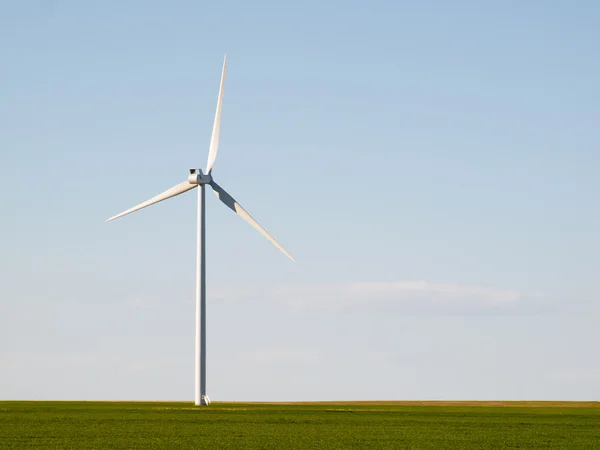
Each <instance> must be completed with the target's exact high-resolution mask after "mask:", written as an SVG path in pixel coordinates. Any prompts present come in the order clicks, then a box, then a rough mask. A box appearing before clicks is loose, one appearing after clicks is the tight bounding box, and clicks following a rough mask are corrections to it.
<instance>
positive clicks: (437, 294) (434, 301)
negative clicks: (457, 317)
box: [213, 281, 549, 315]
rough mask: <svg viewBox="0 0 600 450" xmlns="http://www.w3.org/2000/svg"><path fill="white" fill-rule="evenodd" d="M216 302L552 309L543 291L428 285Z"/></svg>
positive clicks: (222, 294)
mask: <svg viewBox="0 0 600 450" xmlns="http://www.w3.org/2000/svg"><path fill="white" fill-rule="evenodd" d="M213 295H214V298H216V299H217V300H227V301H230V300H235V301H238V300H240V301H264V300H266V301H270V302H275V303H279V304H283V305H286V306H288V307H289V308H291V309H293V310H296V311H305V310H315V309H317V310H327V311H340V310H348V309H361V308H368V309H371V310H373V309H380V310H384V311H388V312H391V311H398V312H402V313H404V314H406V313H408V314H410V313H414V314H430V315H431V314H433V315H436V314H439V315H448V314H459V313H460V314H469V313H486V312H496V313H498V312H499V313H511V314H515V313H517V314H518V313H525V312H527V313H530V312H539V311H542V310H544V309H545V308H547V307H548V306H549V303H548V302H547V299H546V298H545V296H544V295H543V294H541V293H531V294H529V293H523V292H520V291H516V290H508V289H496V288H488V287H478V286H465V285H458V284H442V283H430V282H427V281H394V282H354V283H321V284H303V285H291V284H287V285H275V286H246V287H241V288H223V289H217V290H216V292H214V293H213Z"/></svg>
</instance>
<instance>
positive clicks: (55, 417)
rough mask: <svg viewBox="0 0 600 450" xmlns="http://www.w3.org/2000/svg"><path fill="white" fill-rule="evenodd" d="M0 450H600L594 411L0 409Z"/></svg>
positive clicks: (479, 407) (356, 405) (477, 406)
mask: <svg viewBox="0 0 600 450" xmlns="http://www.w3.org/2000/svg"><path fill="white" fill-rule="evenodd" d="M0 448H19V449H21V448H23V449H25V448H27V449H30V448H47V449H58V448H60V449H69V448H72V449H104V448H113V449H114V448H127V449H152V448H194V449H197V448H261V449H267V448H273V449H295V448H323V449H335V448H361V449H363V448H415V449H426V448H477V449H485V448H565V449H583V448H585V449H600V403H595V402H589V403H559V402H553V403H545V402H481V403H477V402H465V403H460V402H443V403H442V402H439V403H436V402H340V403H300V404H259V403H253V404H248V403H218V404H213V405H211V406H210V407H202V408H197V407H194V406H193V405H192V404H190V403H167V402H0Z"/></svg>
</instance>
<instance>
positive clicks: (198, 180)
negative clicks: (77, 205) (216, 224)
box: [106, 55, 295, 405]
mask: <svg viewBox="0 0 600 450" xmlns="http://www.w3.org/2000/svg"><path fill="white" fill-rule="evenodd" d="M226 65H227V55H225V58H224V60H223V71H222V73H221V84H220V87H219V97H218V99H217V111H216V113H215V121H214V124H213V129H212V136H211V138H210V147H209V150H208V161H207V163H206V173H204V172H202V169H190V171H189V176H188V179H187V181H183V182H181V183H179V184H178V185H176V186H174V187H172V188H171V189H168V190H166V191H165V192H163V193H162V194H158V195H157V196H156V197H153V198H151V199H150V200H146V201H145V202H143V203H140V204H139V205H136V206H134V207H133V208H130V209H128V210H127V211H123V212H122V213H120V214H117V215H116V216H113V217H111V218H110V219H108V220H107V221H106V222H110V221H111V220H114V219H118V218H119V217H122V216H124V215H126V214H130V213H132V212H135V211H138V210H140V209H142V208H145V207H147V206H150V205H153V204H155V203H158V202H162V201H163V200H167V199H169V198H171V197H175V196H176V195H179V194H183V193H184V192H187V191H191V190H192V189H194V188H198V235H197V239H198V248H197V255H196V263H197V274H196V349H195V350H196V351H195V356H196V364H195V383H194V387H195V396H194V400H195V403H196V405H207V404H208V403H209V399H208V396H207V395H206V251H205V248H206V247H205V236H206V234H205V233H206V226H205V223H206V222H205V196H204V192H205V186H206V185H207V184H208V185H210V187H211V188H212V189H213V190H214V191H215V194H217V197H218V198H219V200H221V201H222V202H223V203H224V204H225V205H226V206H227V207H228V208H229V209H231V210H232V211H233V212H235V213H236V214H237V215H238V216H240V217H241V218H242V219H244V220H245V221H246V222H248V223H249V224H250V225H252V226H253V227H254V228H255V229H256V230H258V232H259V233H260V234H262V235H263V236H264V237H266V238H267V239H268V240H269V241H271V243H273V245H275V247H277V248H278V249H279V250H281V251H282V252H283V253H285V255H286V256H287V257H288V258H290V259H291V260H292V261H294V262H295V259H294V258H293V257H292V255H290V254H289V253H288V252H287V251H286V250H285V249H284V248H283V247H282V246H281V245H280V244H279V243H278V242H277V241H276V240H275V238H273V236H271V235H270V234H269V233H267V231H266V230H265V229H264V228H263V227H261V226H260V225H259V224H258V222H257V221H256V220H254V218H253V217H252V216H251V215H250V214H249V213H248V211H246V210H245V209H244V208H242V206H241V205H240V204H239V203H238V202H236V201H235V199H234V198H233V197H232V196H231V195H229V194H228V193H227V192H226V191H225V189H223V188H222V187H221V186H219V185H218V184H217V183H215V181H214V180H213V177H212V170H213V166H214V164H215V159H216V157H217V150H218V147H219V130H220V127H221V109H222V106H223V83H224V82H225V68H226Z"/></svg>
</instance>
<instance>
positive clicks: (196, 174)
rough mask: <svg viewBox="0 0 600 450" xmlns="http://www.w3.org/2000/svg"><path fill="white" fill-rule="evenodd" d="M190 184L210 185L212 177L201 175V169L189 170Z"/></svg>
mask: <svg viewBox="0 0 600 450" xmlns="http://www.w3.org/2000/svg"><path fill="white" fill-rule="evenodd" d="M188 182H189V183H190V184H210V183H211V182H212V175H211V174H210V173H209V174H206V175H205V174H204V173H202V169H190V175H189V177H188Z"/></svg>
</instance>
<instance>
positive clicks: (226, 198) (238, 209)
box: [210, 181, 296, 262]
mask: <svg viewBox="0 0 600 450" xmlns="http://www.w3.org/2000/svg"><path fill="white" fill-rule="evenodd" d="M210 185H211V186H212V188H213V189H214V191H215V194H217V197H219V200H221V201H222V202H223V203H225V205H226V206H227V207H228V208H229V209H231V210H232V211H234V212H235V213H236V214H237V215H238V216H240V217H241V218H242V219H244V220H245V221H246V222H248V223H249V224H250V225H252V226H253V227H254V228H256V229H257V230H258V232H259V233H260V234H262V235H263V236H264V237H266V238H267V239H268V240H269V241H271V243H272V244H273V245H274V246H275V247H277V248H278V249H279V250H281V251H282V252H283V253H285V255H286V256H287V257H288V258H290V259H291V260H292V261H294V262H296V260H295V259H294V257H293V256H292V255H290V254H289V253H288V252H287V251H286V249H285V248H283V247H282V246H281V244H279V242H277V241H276V240H275V238H274V237H273V236H271V235H270V234H269V233H267V230H265V229H264V228H263V227H261V226H260V225H259V224H258V222H257V221H256V220H254V218H253V217H252V216H251V215H250V214H249V213H248V211H246V210H245V209H244V208H242V205H240V204H239V203H238V202H236V201H235V199H234V198H233V197H232V196H231V195H229V194H228V193H227V192H225V189H223V188H222V187H221V186H219V185H218V184H217V183H215V182H214V181H211V183H210Z"/></svg>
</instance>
